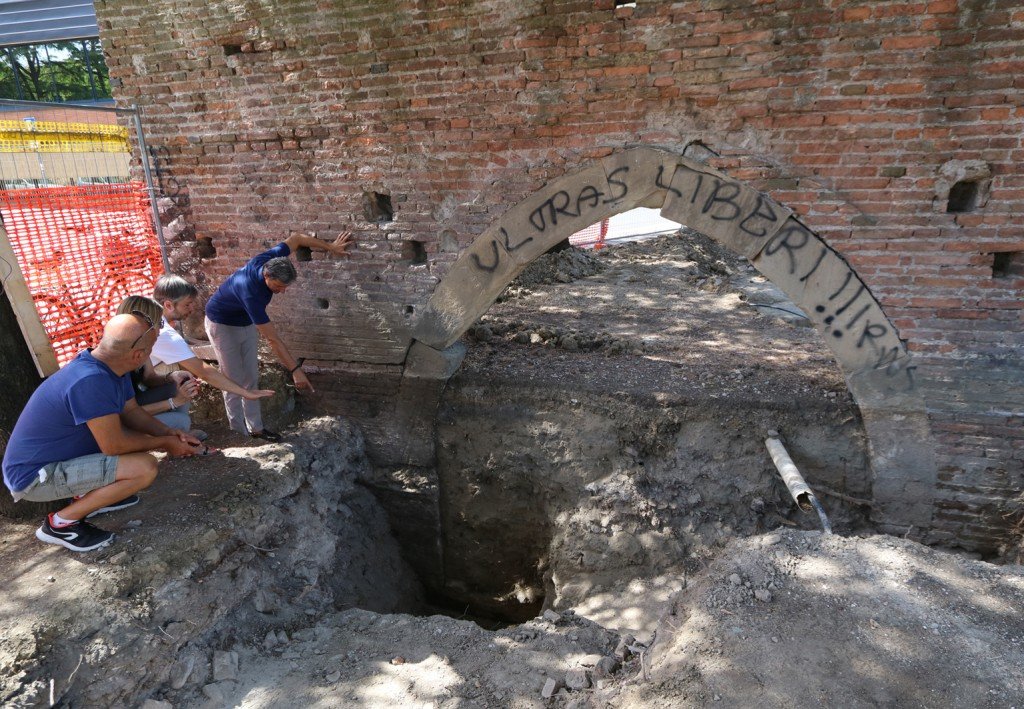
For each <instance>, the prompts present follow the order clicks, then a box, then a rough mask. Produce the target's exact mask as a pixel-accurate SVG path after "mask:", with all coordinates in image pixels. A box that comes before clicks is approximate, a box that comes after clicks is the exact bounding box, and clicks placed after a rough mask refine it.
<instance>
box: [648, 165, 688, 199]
mask: <svg viewBox="0 0 1024 709" xmlns="http://www.w3.org/2000/svg"><path fill="white" fill-rule="evenodd" d="M664 176H665V166H664V165H659V166H658V176H657V177H655V178H654V186H655V187H659V188H661V189H663V190H668V191H669V192H671V193H672V194H674V195H675V196H676V197H682V196H683V193H682V192H680V191H679V190H677V189H676V188H675V187H673V186H672V185H666V184H665V181H664V180H662V179H661V178H662V177H664Z"/></svg>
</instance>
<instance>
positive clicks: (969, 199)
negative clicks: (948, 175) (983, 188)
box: [946, 180, 978, 212]
mask: <svg viewBox="0 0 1024 709" xmlns="http://www.w3.org/2000/svg"><path fill="white" fill-rule="evenodd" d="M977 206H978V183H977V182H975V181H973V180H961V181H960V182H957V183H956V184H954V185H953V186H952V187H951V188H950V190H949V200H948V201H947V202H946V211H947V212H973V211H974V210H975V209H976V208H977Z"/></svg>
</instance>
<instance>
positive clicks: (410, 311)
mask: <svg viewBox="0 0 1024 709" xmlns="http://www.w3.org/2000/svg"><path fill="white" fill-rule="evenodd" d="M415 312H416V306H415V305H407V306H405V314H406V315H412V314H414V313H415Z"/></svg>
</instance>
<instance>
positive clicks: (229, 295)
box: [206, 231, 355, 441]
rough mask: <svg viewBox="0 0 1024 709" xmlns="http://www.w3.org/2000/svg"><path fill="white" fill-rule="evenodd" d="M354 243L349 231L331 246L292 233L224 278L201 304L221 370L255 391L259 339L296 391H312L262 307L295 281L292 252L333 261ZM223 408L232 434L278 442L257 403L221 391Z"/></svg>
mask: <svg viewBox="0 0 1024 709" xmlns="http://www.w3.org/2000/svg"><path fill="white" fill-rule="evenodd" d="M353 244H355V241H354V240H353V239H352V232H349V231H343V232H342V233H341V234H339V235H338V238H337V239H335V240H334V241H320V240H319V239H317V238H316V237H314V236H312V235H310V234H302V233H294V234H292V235H291V236H289V237H288V238H287V239H285V240H284V241H283V242H281V243H280V244H278V245H277V246H275V247H274V248H272V249H270V250H268V251H264V252H263V253H261V254H258V255H256V256H254V257H252V258H251V259H249V262H248V263H246V264H245V265H244V266H243V267H242V268H240V269H238V270H237V271H235V272H234V273H233V274H231V275H230V276H228V278H227V280H225V281H224V282H223V283H221V285H220V288H218V289H217V292H216V293H214V294H213V296H212V297H211V298H210V299H209V300H208V301H207V302H206V333H207V335H209V336H210V342H211V343H212V344H213V349H214V352H215V353H216V354H217V361H218V363H219V364H220V371H221V372H223V373H224V375H225V376H226V377H228V378H230V379H231V380H232V381H235V382H238V383H239V384H240V385H242V386H243V387H245V388H246V389H255V388H256V387H257V386H258V383H259V378H260V363H259V356H258V353H259V338H260V336H261V335H262V336H263V337H264V338H266V340H267V343H268V344H269V345H270V349H271V350H273V351H274V354H275V355H277V359H278V361H280V362H281V364H283V365H284V366H285V369H287V370H288V372H289V373H290V374H291V376H292V381H293V382H294V383H295V388H296V389H298V390H300V391H308V392H312V391H313V385H312V384H310V383H309V379H308V378H307V377H306V373H305V372H304V371H302V360H301V359H296V358H295V357H293V356H292V354H291V353H290V352H289V351H288V348H287V347H286V346H285V344H284V340H282V339H281V336H280V335H278V333H277V329H276V328H275V327H274V324H273V323H271V322H270V316H269V315H267V306H268V305H270V299H271V298H273V297H274V295H276V294H278V293H284V292H285V291H286V290H287V289H288V286H289V285H291V284H292V283H293V282H294V281H295V278H296V275H297V274H296V271H295V266H294V265H293V264H292V262H291V261H290V260H289V259H288V255H289V254H291V253H292V252H293V251H295V250H296V249H298V248H301V247H305V248H308V249H311V250H314V251H326V252H327V253H329V254H333V255H334V256H348V255H349V253H348V250H349V248H350V247H351V246H352V245H353ZM224 408H225V409H226V410H227V414H228V424H229V425H230V426H231V430H233V431H238V432H239V433H248V434H249V435H250V436H252V437H253V438H262V439H264V440H267V441H278V440H280V439H281V436H280V435H279V434H277V433H274V432H273V431H268V430H267V429H265V428H264V427H263V416H262V413H261V412H260V402H259V400H258V399H243V398H242V397H241V396H239V395H238V394H234V393H232V392H231V391H230V390H225V391H224Z"/></svg>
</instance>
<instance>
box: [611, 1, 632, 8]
mask: <svg viewBox="0 0 1024 709" xmlns="http://www.w3.org/2000/svg"><path fill="white" fill-rule="evenodd" d="M615 7H636V2H629V0H615Z"/></svg>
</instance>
